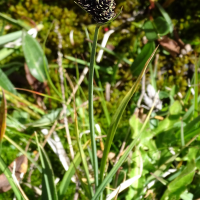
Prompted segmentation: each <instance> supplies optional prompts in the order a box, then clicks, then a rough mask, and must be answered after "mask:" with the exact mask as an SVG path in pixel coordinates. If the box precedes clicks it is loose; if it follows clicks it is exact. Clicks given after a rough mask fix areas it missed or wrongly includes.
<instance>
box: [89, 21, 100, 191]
mask: <svg viewBox="0 0 200 200" xmlns="http://www.w3.org/2000/svg"><path fill="white" fill-rule="evenodd" d="M99 28H100V26H98V25H97V26H96V29H95V34H94V40H93V45H92V54H91V56H90V68H89V69H90V70H89V99H88V100H89V123H90V137H91V144H92V157H93V163H94V179H95V187H96V189H97V186H98V159H97V148H96V141H95V132H94V114H93V76H94V64H95V54H96V45H97V37H98V32H99Z"/></svg>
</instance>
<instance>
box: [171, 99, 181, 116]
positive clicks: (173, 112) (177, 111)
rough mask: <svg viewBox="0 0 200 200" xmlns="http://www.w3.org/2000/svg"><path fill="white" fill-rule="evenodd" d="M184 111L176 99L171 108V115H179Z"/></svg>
mask: <svg viewBox="0 0 200 200" xmlns="http://www.w3.org/2000/svg"><path fill="white" fill-rule="evenodd" d="M181 111H182V106H181V104H180V102H179V101H175V102H174V103H173V104H172V105H171V106H170V109H169V112H170V115H179V114H180V113H181Z"/></svg>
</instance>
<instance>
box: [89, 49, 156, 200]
mask: <svg viewBox="0 0 200 200" xmlns="http://www.w3.org/2000/svg"><path fill="white" fill-rule="evenodd" d="M157 48H158V47H157ZM157 48H156V49H155V51H154V52H153V54H152V55H151V57H150V58H149V61H150V60H151V58H152V57H153V55H154V54H155V52H156V50H157ZM147 65H148V64H147ZM147 65H145V67H144V69H143V71H142V72H141V74H143V73H144V72H145V69H146V67H147ZM141 74H140V75H141ZM157 96H158V95H157ZM155 102H156V98H155V99H154V103H153V106H152V108H151V110H150V111H149V114H148V116H147V118H146V120H145V122H144V124H143V126H142V128H141V130H140V132H139V133H138V134H137V136H136V137H135V138H134V140H133V141H132V142H131V144H130V145H129V147H128V148H127V149H126V151H125V152H124V154H123V156H122V157H121V158H120V159H119V161H118V162H117V164H116V165H115V166H114V167H113V168H112V170H111V171H110V172H109V174H108V175H107V176H106V178H105V179H104V180H103V182H102V183H101V184H100V185H99V187H98V189H97V191H96V193H95V195H94V196H93V198H92V199H91V200H97V199H98V198H99V196H100V195H101V194H102V193H103V190H104V189H105V187H106V185H107V184H108V183H109V182H110V180H111V179H112V177H113V176H114V175H115V173H116V172H117V170H118V169H119V167H120V166H121V165H122V164H123V162H124V161H125V160H126V158H127V157H128V155H129V153H130V151H131V150H132V149H133V147H134V146H135V145H136V144H137V142H138V141H139V139H140V138H141V136H142V133H143V131H144V129H145V128H146V125H147V123H148V121H149V119H150V116H151V113H152V111H153V109H154V106H155Z"/></svg>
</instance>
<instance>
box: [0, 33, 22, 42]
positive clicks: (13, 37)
mask: <svg viewBox="0 0 200 200" xmlns="http://www.w3.org/2000/svg"><path fill="white" fill-rule="evenodd" d="M21 36H22V31H16V32H13V33H8V34H6V35H3V36H0V45H3V44H6V43H8V42H11V41H13V40H16V39H18V38H20V37H21Z"/></svg>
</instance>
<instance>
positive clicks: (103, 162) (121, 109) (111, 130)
mask: <svg viewBox="0 0 200 200" xmlns="http://www.w3.org/2000/svg"><path fill="white" fill-rule="evenodd" d="M157 49H158V46H157V48H156V49H155V50H154V51H153V53H152V54H151V56H150V58H149V59H148V60H147V62H146V64H145V66H144V68H143V70H142V72H141V73H140V75H139V77H138V79H137V80H136V82H135V84H134V85H133V87H132V88H131V89H130V90H129V92H128V93H127V94H126V96H125V97H124V99H123V100H122V102H121V104H120V105H119V107H118V109H117V111H116V112H115V114H114V116H113V118H112V121H111V125H110V128H109V130H108V134H107V138H106V144H105V149H104V152H103V158H102V160H101V168H100V183H101V182H102V181H103V175H104V171H105V166H106V162H107V157H108V153H109V152H110V147H111V144H112V142H113V138H114V136H115V133H116V130H117V127H118V124H119V122H120V119H121V117H122V114H123V112H124V110H125V108H126V106H127V104H128V102H129V101H130V99H131V97H132V96H133V94H134V93H135V91H136V89H137V87H138V85H139V83H140V81H141V79H142V76H143V74H144V73H145V70H146V68H147V66H148V64H149V62H150V61H151V59H152V58H153V56H154V54H155V52H156V50H157Z"/></svg>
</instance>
